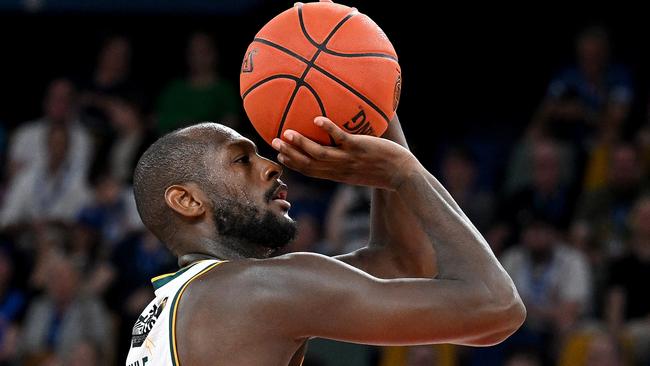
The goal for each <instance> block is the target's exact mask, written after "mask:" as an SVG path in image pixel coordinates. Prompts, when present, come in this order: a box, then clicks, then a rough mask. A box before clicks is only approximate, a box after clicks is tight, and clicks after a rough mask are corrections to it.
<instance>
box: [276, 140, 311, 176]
mask: <svg viewBox="0 0 650 366" xmlns="http://www.w3.org/2000/svg"><path fill="white" fill-rule="evenodd" d="M271 146H273V148H274V149H276V150H277V151H278V152H279V153H280V154H278V160H279V161H280V162H281V163H282V164H285V165H286V163H287V162H288V161H290V162H291V164H292V165H293V166H290V168H293V169H296V170H300V169H304V168H307V167H309V166H311V165H312V158H311V157H309V156H307V155H305V154H304V153H302V152H300V151H298V149H296V148H295V147H293V146H291V145H290V144H288V143H286V142H284V141H282V140H280V139H278V138H276V139H273V141H272V142H271ZM294 166H295V167H294Z"/></svg>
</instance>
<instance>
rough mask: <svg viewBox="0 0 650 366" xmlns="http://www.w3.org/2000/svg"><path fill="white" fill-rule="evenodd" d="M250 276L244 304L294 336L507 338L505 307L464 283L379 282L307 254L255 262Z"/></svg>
mask: <svg viewBox="0 0 650 366" xmlns="http://www.w3.org/2000/svg"><path fill="white" fill-rule="evenodd" d="M252 274H253V277H252V278H249V279H248V280H247V281H254V282H255V283H256V285H254V286H253V287H254V288H256V290H254V291H251V296H250V297H249V303H250V304H252V306H254V307H255V308H262V309H264V313H265V314H269V316H272V317H273V324H274V327H276V330H277V331H279V332H282V333H284V335H285V336H287V337H291V338H293V339H303V338H308V337H322V338H329V339H336V340H341V341H347V342H357V343H365V344H377V345H386V344H422V343H436V342H454V343H462V344H475V345H482V344H486V343H494V340H495V339H494V338H491V340H490V341H488V340H487V339H488V338H489V337H490V336H493V335H496V334H503V335H509V334H510V333H511V329H510V326H508V327H505V328H504V326H503V325H504V324H507V321H504V320H505V319H504V317H508V316H510V315H509V313H508V310H509V309H508V308H507V306H505V305H503V304H499V303H498V302H497V301H492V300H490V299H489V296H488V295H486V294H487V293H488V292H487V290H486V291H485V292H483V293H480V292H481V291H476V290H473V291H468V290H467V288H468V287H466V285H465V283H464V282H463V281H458V280H432V279H415V278H404V279H395V280H381V279H378V278H376V277H372V276H370V275H368V274H367V273H364V272H362V271H360V270H357V269H355V268H353V267H350V266H348V265H346V264H345V263H342V262H341V261H337V260H334V259H331V258H327V257H323V256H319V255H311V254H293V255H287V256H282V257H278V258H275V259H271V260H266V261H261V262H260V265H259V266H256V268H255V271H254V273H252ZM473 288H474V289H475V287H473ZM486 337H488V338H486ZM500 339H501V338H498V339H496V340H497V341H499V340H500Z"/></svg>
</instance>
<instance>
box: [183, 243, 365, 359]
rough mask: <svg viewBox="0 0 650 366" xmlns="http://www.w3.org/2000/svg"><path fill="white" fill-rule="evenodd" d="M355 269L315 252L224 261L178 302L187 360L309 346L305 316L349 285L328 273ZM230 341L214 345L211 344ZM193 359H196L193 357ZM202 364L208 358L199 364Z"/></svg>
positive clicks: (200, 279) (193, 284) (195, 284)
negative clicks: (249, 346) (304, 332)
mask: <svg viewBox="0 0 650 366" xmlns="http://www.w3.org/2000/svg"><path fill="white" fill-rule="evenodd" d="M347 267H349V269H350V270H353V271H356V269H355V268H353V267H351V266H348V265H347V264H345V263H343V262H341V261H338V260H336V259H332V258H329V257H325V256H322V255H319V254H312V253H293V254H287V255H283V256H278V257H275V258H270V259H262V260H253V259H251V260H238V261H231V262H225V263H222V264H220V265H218V266H216V267H214V268H213V269H212V270H211V271H209V272H207V273H205V274H204V275H203V276H201V277H199V278H197V279H196V280H194V281H193V282H192V283H191V284H190V285H189V286H188V287H187V289H186V291H185V293H184V294H183V296H182V298H181V300H180V301H179V308H178V318H177V324H176V325H177V327H176V329H177V339H178V340H179V341H178V343H179V346H178V347H179V350H180V353H181V356H182V357H184V359H192V360H194V359H193V358H192V357H197V356H195V355H197V354H200V355H202V356H201V357H205V358H206V360H209V359H210V358H209V357H210V355H213V354H214V355H218V354H230V353H231V352H236V351H237V349H239V348H240V347H245V346H246V345H247V344H249V343H254V344H255V345H256V347H258V348H259V347H278V349H282V350H285V349H286V350H290V354H289V355H285V356H286V357H287V359H289V358H290V357H291V355H293V352H295V351H296V349H298V347H299V346H300V345H301V344H302V342H304V340H305V338H304V337H301V336H296V334H298V332H297V331H296V328H300V327H301V324H302V323H304V322H302V321H301V320H300V319H297V318H296V317H299V316H300V314H308V313H309V314H311V313H313V312H307V311H304V310H305V309H311V308H317V307H319V306H320V304H319V303H318V301H319V299H322V298H330V299H331V296H328V295H329V294H330V293H332V292H334V291H332V287H339V286H345V285H344V284H345V283H346V281H333V280H331V279H330V280H325V279H324V277H327V276H328V275H325V276H323V274H324V273H337V272H340V271H344V272H347V269H348V268H347ZM214 339H223V340H228V342H227V343H219V344H218V345H215V343H214V342H212V341H211V340H214ZM193 355H194V356H193ZM195 361H196V363H198V364H200V363H201V362H203V360H198V359H197V360H195Z"/></svg>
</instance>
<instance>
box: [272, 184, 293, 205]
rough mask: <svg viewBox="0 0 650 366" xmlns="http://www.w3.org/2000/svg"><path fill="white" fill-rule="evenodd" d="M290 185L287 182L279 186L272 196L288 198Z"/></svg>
mask: <svg viewBox="0 0 650 366" xmlns="http://www.w3.org/2000/svg"><path fill="white" fill-rule="evenodd" d="M288 191H289V189H288V187H287V185H286V184H284V183H282V184H280V185H279V186H278V188H277V189H276V190H275V192H273V196H271V199H272V200H283V201H286V200H287V195H288Z"/></svg>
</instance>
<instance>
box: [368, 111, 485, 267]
mask: <svg viewBox="0 0 650 366" xmlns="http://www.w3.org/2000/svg"><path fill="white" fill-rule="evenodd" d="M383 138H385V139H387V140H390V141H393V142H395V143H397V144H399V145H401V146H403V147H404V148H406V149H408V144H407V142H406V138H405V136H404V132H403V131H402V127H401V124H400V121H399V118H398V117H397V115H395V117H394V118H393V120H392V121H391V122H390V125H389V128H388V130H387V131H386V133H385V134H384V135H383ZM426 178H427V179H428V180H429V182H430V184H431V186H432V187H433V188H434V189H436V190H437V191H438V193H439V194H440V196H441V198H442V199H443V200H444V201H445V202H447V204H449V206H450V207H451V208H452V209H453V210H454V211H456V212H457V213H458V214H459V215H460V216H461V218H462V219H464V220H465V221H466V222H467V224H468V225H469V226H470V227H471V229H472V230H474V231H476V232H477V233H478V230H476V228H475V227H474V225H473V224H472V223H471V222H470V220H469V219H468V218H467V216H465V214H464V213H463V211H462V210H461V209H460V207H459V206H458V205H457V204H456V202H455V201H454V200H453V198H452V197H451V195H450V194H449V193H448V192H447V191H446V190H445V189H437V187H438V186H440V185H439V183H438V182H437V181H436V179H435V178H434V177H433V176H432V175H430V174H428V175H427V176H426ZM440 188H442V186H440ZM368 247H369V248H370V249H375V250H374V251H368V252H370V253H372V254H373V255H372V256H369V259H370V260H372V261H374V262H375V263H374V264H373V263H365V264H364V266H365V267H366V269H364V270H368V269H369V273H371V274H373V275H378V274H377V273H373V269H376V271H375V272H379V273H382V274H383V273H386V270H385V268H384V267H385V265H386V263H393V267H395V268H394V273H396V274H399V275H401V276H402V277H405V276H408V277H428V278H431V277H434V276H435V275H436V274H437V260H436V253H435V250H434V247H433V243H432V242H431V240H430V238H429V236H428V235H427V234H426V233H425V232H424V231H423V230H422V228H421V226H420V225H419V223H418V218H417V216H416V215H415V214H414V213H413V212H411V210H410V209H409V208H408V207H407V205H406V204H405V203H404V201H403V200H402V199H401V198H400V196H399V194H398V193H397V192H394V191H390V190H385V189H378V188H375V189H373V195H372V204H371V226H370V242H369V244H368ZM379 249H380V250H379ZM380 257H386V258H380ZM381 277H385V276H381Z"/></svg>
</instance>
